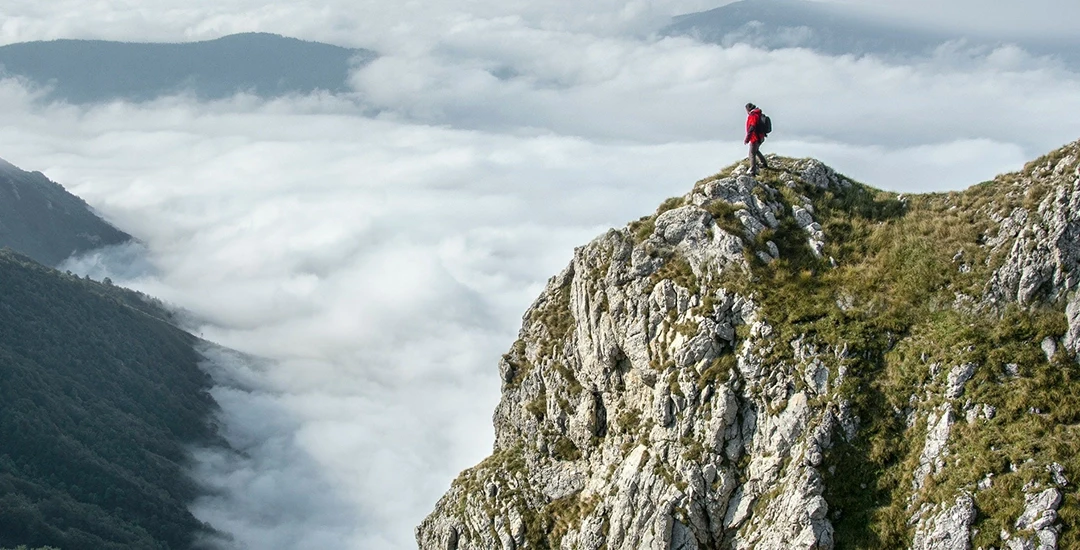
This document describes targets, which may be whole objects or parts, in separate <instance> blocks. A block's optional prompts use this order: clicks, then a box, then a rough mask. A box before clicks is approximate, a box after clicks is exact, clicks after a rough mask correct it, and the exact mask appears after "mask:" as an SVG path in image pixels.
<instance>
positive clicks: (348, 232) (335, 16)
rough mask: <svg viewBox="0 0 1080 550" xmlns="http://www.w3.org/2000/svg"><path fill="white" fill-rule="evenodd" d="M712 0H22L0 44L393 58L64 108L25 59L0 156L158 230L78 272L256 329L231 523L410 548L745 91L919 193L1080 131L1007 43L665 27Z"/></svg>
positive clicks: (232, 338)
mask: <svg viewBox="0 0 1080 550" xmlns="http://www.w3.org/2000/svg"><path fill="white" fill-rule="evenodd" d="M715 6H716V4H715V3H708V2H701V1H696V0H695V1H691V0H687V1H677V2H650V1H634V2H611V1H606V0H605V1H602V2H593V3H588V4H587V5H581V4H580V3H575V2H569V1H561V0H560V1H551V2H543V3H537V2H441V3H424V4H419V3H400V4H393V5H391V4H385V3H376V2H344V1H338V2H311V1H308V2H293V3H288V4H266V3H264V2H257V1H255V0H233V1H226V2H215V3H205V5H204V4H202V3H199V2H196V3H191V2H184V3H181V2H174V1H171V0H169V1H156V2H138V3H135V2H132V3H129V4H128V5H127V6H126V7H120V8H118V7H116V6H115V5H113V4H108V5H107V4H101V3H99V4H90V5H87V4H85V3H83V2H78V1H74V0H70V1H61V2H55V3H40V2H29V1H24V0H14V1H13V2H6V3H5V6H4V7H2V8H0V15H2V16H3V23H2V24H0V43H2V44H9V43H13V42H18V41H28V40H47V39H52V38H100V39H109V40H125V41H162V42H180V41H192V40H204V39H210V38H216V37H219V36H222V35H226V34H231V33H236V32H248V31H261V32H273V33H279V34H283V35H288V36H295V37H298V38H303V39H306V40H318V41H323V42H328V43H334V44H339V45H344V46H349V47H363V48H368V49H371V50H374V51H376V52H378V53H379V54H380V57H379V58H378V59H376V60H375V61H373V62H372V63H370V64H368V65H366V66H364V67H362V68H360V69H358V70H357V71H355V72H354V73H353V74H351V75H350V80H349V81H350V83H351V84H352V86H353V92H352V93H349V94H342V95H336V96H335V95H329V94H314V95H310V96H291V97H284V98H278V99H261V98H258V97H254V96H250V95H245V94H238V95H237V96H235V97H232V98H229V99H226V100H221V101H213V102H208V101H197V100H195V99H193V98H192V97H188V96H185V95H177V96H171V97H163V98H159V99H156V100H153V101H149V102H142V103H128V102H121V101H116V102H109V103H103V104H92V105H70V104H61V103H48V102H45V101H44V100H43V99H42V98H43V91H42V90H41V89H39V88H37V87H35V86H33V85H30V84H28V83H27V82H25V81H22V80H19V79H16V78H7V79H4V80H0V157H3V158H5V159H6V160H8V161H10V162H12V163H14V164H15V165H17V166H19V167H21V168H23V169H26V170H39V171H42V172H44V173H45V174H46V175H47V176H48V177H49V178H50V179H53V180H55V181H57V182H59V183H61V184H63V185H64V186H65V187H66V188H67V189H68V190H69V191H71V192H73V193H75V194H77V195H79V196H80V197H82V198H83V199H84V200H86V201H87V202H88V203H89V204H90V205H91V206H92V207H94V208H95V209H96V210H97V211H98V213H99V214H100V215H102V216H103V217H104V218H105V219H107V220H109V221H110V222H112V223H113V224H115V225H116V226H117V227H119V228H120V229H122V230H124V231H126V232H128V233H130V234H132V235H134V236H135V237H136V238H137V239H138V240H139V241H140V244H139V245H135V246H129V247H126V248H123V249H113V250H106V251H101V252H99V253H96V254H92V255H90V256H87V257H83V258H75V259H72V260H71V261H69V262H68V263H67V264H66V265H65V266H64V268H65V269H71V270H72V271H76V272H79V273H89V274H90V275H91V276H92V277H94V278H102V277H106V276H108V277H110V278H111V279H112V280H113V281H115V282H116V283H117V284H121V285H124V286H129V287H131V288H135V289H137V290H140V291H143V292H146V293H148V294H151V295H153V296H156V297H159V298H161V299H162V300H164V301H166V302H167V303H169V304H171V305H173V306H175V307H176V308H178V309H180V310H182V311H183V312H184V313H183V317H184V319H185V320H186V321H185V322H186V323H187V326H186V327H185V328H188V329H189V330H191V331H193V332H194V333H195V334H197V335H199V336H201V337H202V338H204V339H206V340H207V341H209V342H212V343H214V344H216V345H219V346H223V347H224V348H229V349H231V350H236V351H235V352H234V351H229V350H225V349H221V348H218V347H216V346H210V345H208V346H207V348H206V349H205V350H204V351H205V354H206V355H207V357H208V363H207V369H208V370H209V371H210V372H211V373H212V374H214V376H215V380H216V381H217V382H218V387H217V389H216V390H215V393H214V395H215V398H217V400H218V401H219V403H220V404H221V406H222V418H221V420H222V423H223V430H224V432H225V435H226V437H227V438H228V439H229V441H230V442H231V443H232V444H233V445H234V447H236V448H237V450H239V451H241V452H240V453H239V454H236V455H234V454H225V453H221V452H218V451H212V450H206V449H200V450H196V454H195V456H196V457H197V459H198V460H197V461H196V464H195V465H193V474H194V475H196V477H197V478H198V479H199V480H200V481H201V482H202V483H203V484H204V486H205V487H206V488H207V489H208V492H207V494H208V496H207V497H205V498H203V499H201V500H200V501H198V502H196V503H195V505H194V509H195V511H196V513H197V516H198V517H199V518H200V519H202V520H204V521H207V522H209V523H210V524H211V525H213V526H215V527H217V528H218V529H220V530H221V531H223V532H224V533H226V534H227V535H228V536H229V537H231V540H222V541H219V545H220V546H221V547H223V548H281V549H304V548H315V547H321V548H339V549H359V548H411V547H414V545H415V543H414V542H413V538H412V537H413V534H412V529H413V527H414V526H415V525H416V524H417V523H419V521H420V520H421V519H422V518H423V516H424V515H425V514H427V513H428V512H429V511H430V510H431V509H432V507H433V506H434V503H435V501H436V499H437V498H438V497H439V496H440V495H441V494H442V493H443V492H444V491H445V490H446V488H447V487H448V486H449V483H450V481H451V480H452V479H453V478H454V477H455V476H456V475H457V474H458V472H460V471H461V470H462V469H464V468H466V467H469V466H472V465H473V464H475V463H476V462H478V461H479V460H481V459H482V458H483V457H484V456H486V455H487V454H488V453H489V452H490V446H491V442H492V428H491V412H492V411H493V410H494V408H495V404H496V402H497V400H498V397H499V393H498V392H499V380H498V369H497V362H498V359H499V356H500V355H501V354H502V353H504V352H505V351H506V350H507V349H508V348H509V347H510V345H511V344H512V342H513V341H514V339H515V336H516V332H517V329H518V326H519V325H520V316H521V314H522V313H523V312H524V311H525V309H526V307H527V306H528V304H529V303H530V302H531V301H532V300H533V299H534V298H535V297H536V296H537V295H538V294H539V292H540V290H541V288H542V287H543V285H544V283H545V281H546V280H547V278H548V277H550V276H552V275H555V274H556V273H558V272H559V271H560V270H561V269H562V268H563V267H565V265H566V264H567V262H569V260H570V258H571V255H572V253H573V248H574V247H575V246H579V245H582V244H584V243H586V242H588V241H589V240H590V239H592V238H593V237H595V236H597V235H599V234H601V233H603V232H604V231H606V230H607V229H608V228H610V227H621V226H623V225H624V224H625V223H627V222H629V221H631V220H634V219H637V218H638V217H641V216H644V215H648V214H651V213H652V212H653V211H654V210H655V208H656V207H657V205H659V204H660V202H661V201H663V199H665V198H667V197H670V196H674V195H681V194H684V193H685V192H687V191H688V190H689V189H690V188H691V186H692V185H693V182H694V181H697V180H698V179H701V178H703V177H706V176H708V175H710V174H713V173H716V172H717V171H719V170H721V169H722V168H724V167H726V166H728V165H730V164H732V163H734V162H737V161H739V160H740V159H741V158H742V157H743V156H744V154H745V151H744V148H743V145H742V141H741V139H742V137H743V127H742V125H743V121H744V117H745V112H744V111H743V107H742V106H743V104H745V103H746V102H747V101H753V102H755V103H757V104H758V105H760V106H762V107H763V108H764V109H765V111H766V112H767V113H769V114H770V115H771V116H772V118H773V120H774V124H775V127H776V131H775V132H774V134H773V136H771V137H770V139H769V140H768V141H767V142H766V144H765V146H764V147H763V150H764V151H765V152H766V153H777V154H782V155H785V156H793V157H804V156H812V157H815V158H818V159H820V160H822V161H823V162H825V163H826V164H829V165H830V166H832V167H833V168H835V169H836V170H838V171H840V172H842V173H844V174H847V175H849V176H851V177H854V178H856V179H858V180H860V181H863V182H865V183H868V184H870V185H873V186H876V187H881V188H886V189H890V190H894V191H902V192H926V191H945V190H952V189H961V188H964V187H967V186H969V185H972V184H975V183H978V182H980V181H984V180H987V179H990V178H992V177H994V176H995V175H997V174H999V173H1002V172H1006V171H1012V170H1017V169H1019V168H1021V167H1022V165H1023V163H1024V162H1025V161H1027V160H1030V159H1032V158H1034V157H1036V156H1038V155H1041V154H1043V153H1045V152H1047V151H1049V150H1051V149H1053V148H1055V147H1057V146H1060V145H1062V144H1064V143H1066V142H1068V141H1073V140H1075V139H1077V138H1080V74H1077V73H1075V72H1073V71H1071V70H1069V69H1068V68H1067V67H1066V66H1064V65H1063V64H1061V63H1060V62H1059V61H1058V60H1056V59H1054V58H1052V57H1039V56H1034V55H1032V54H1030V53H1027V52H1025V51H1023V50H1022V49H1020V48H1017V47H1013V46H1007V45H1005V46H1002V47H999V48H996V49H993V50H985V49H980V50H968V49H965V48H964V47H963V45H962V44H954V45H951V46H945V47H942V48H940V49H939V50H938V51H937V52H936V53H935V54H934V55H932V56H929V57H926V58H925V59H919V60H914V61H911V62H910V63H906V64H903V65H898V64H895V63H892V62H888V61H885V60H881V59H877V58H874V57H868V56H857V55H846V56H839V57H828V56H823V55H819V54H816V53H813V52H811V51H808V50H797V49H791V50H776V51H764V50H757V49H753V48H750V47H748V46H742V45H736V46H733V47H730V48H721V47H719V46H714V45H706V44H701V43H698V42H695V41H693V40H691V39H689V38H663V39H661V38H657V37H656V36H655V34H654V33H655V31H656V30H657V29H659V28H661V27H662V26H663V25H665V24H666V23H667V22H668V21H669V20H670V17H672V16H674V15H677V14H681V13H686V12H691V11H698V10H705V9H710V8H713V7H715ZM961 6H963V4H962V3H958V4H957V5H956V9H957V10H959V9H960V7H961ZM1057 7H1059V8H1060V9H1062V10H1073V9H1074V8H1071V7H1069V6H1068V5H1066V4H1065V3H1061V4H1060V5H1053V4H1048V5H1047V6H1044V8H1046V9H1054V8H1057ZM1063 13H1068V12H1067V11H1063ZM912 17H915V15H912ZM1002 17H1004V16H1002ZM990 19H993V20H994V21H997V19H998V18H996V17H995V18H989V19H988V21H989V20H990ZM957 20H958V19H957ZM988 25H989V23H988ZM994 28H997V27H994ZM987 29H988V30H991V31H992V30H993V28H990V27H987ZM237 352H239V353H237Z"/></svg>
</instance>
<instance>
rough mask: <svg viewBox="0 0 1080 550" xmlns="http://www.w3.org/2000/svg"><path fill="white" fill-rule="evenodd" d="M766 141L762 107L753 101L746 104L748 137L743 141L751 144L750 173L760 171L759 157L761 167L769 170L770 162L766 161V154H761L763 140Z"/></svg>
mask: <svg viewBox="0 0 1080 550" xmlns="http://www.w3.org/2000/svg"><path fill="white" fill-rule="evenodd" d="M763 141H765V128H764V127H763V125H762V122H761V109H758V108H757V105H754V104H753V103H747V104H746V139H744V140H743V143H745V144H749V145H750V175H751V176H756V175H757V173H758V159H761V167H762V168H764V169H766V170H768V169H769V163H768V162H766V161H765V155H762V154H761V142H763Z"/></svg>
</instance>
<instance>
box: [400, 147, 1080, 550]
mask: <svg viewBox="0 0 1080 550" xmlns="http://www.w3.org/2000/svg"><path fill="white" fill-rule="evenodd" d="M1078 159H1080V142H1078V143H1074V144H1071V145H1069V146H1067V147H1064V148H1062V149H1060V150H1058V151H1055V152H1053V153H1051V154H1050V155H1048V156H1046V157H1043V158H1041V159H1039V160H1037V161H1035V162H1033V163H1031V164H1029V165H1028V167H1026V169H1025V170H1024V171H1022V172H1021V173H1016V174H1009V175H1005V176H1001V177H999V178H997V179H996V180H994V181H992V182H987V183H984V184H980V185H978V186H975V187H972V188H970V189H968V190H966V191H964V192H961V193H949V194H935V195H924V196H910V197H904V196H898V195H895V194H891V193H886V192H881V191H877V190H874V189H871V188H868V187H866V186H863V185H861V184H858V183H856V182H853V181H851V180H849V179H847V178H845V177H843V176H840V175H838V174H836V173H834V172H833V171H832V170H831V169H829V168H828V167H826V166H824V165H822V164H821V163H819V162H816V161H812V160H790V159H781V158H775V159H771V160H770V164H771V165H773V166H774V167H778V168H779V169H778V170H772V171H768V172H766V173H764V174H763V175H762V176H761V177H759V178H757V179H752V178H750V177H747V176H741V175H739V176H737V175H734V174H735V173H738V172H741V171H742V168H743V167H741V166H739V167H736V168H735V169H732V170H729V171H727V172H730V173H731V175H729V174H728V173H721V174H718V175H717V176H714V177H712V178H708V179H705V180H702V181H700V182H698V183H697V184H696V185H695V186H694V188H693V190H692V191H691V192H690V193H688V194H687V195H685V196H683V197H677V198H674V199H669V200H668V201H667V202H665V203H664V205H662V206H661V208H660V210H659V211H658V212H657V214H656V215H654V216H651V217H647V218H642V219H641V220H638V221H636V222H634V223H631V224H630V225H629V226H627V227H626V228H623V229H620V230H611V231H609V232H608V233H607V234H605V235H603V236H601V237H599V238H597V239H596V240H594V241H593V242H591V243H589V244H588V245H586V246H584V247H581V248H579V249H577V250H576V251H575V255H574V259H573V261H572V262H571V264H570V265H569V266H568V267H567V268H566V269H565V270H564V271H563V272H562V273H560V274H559V275H557V276H556V277H554V278H552V279H551V281H550V282H549V284H548V286H547V288H546V290H545V291H544V292H543V294H542V295H541V296H540V297H539V298H538V299H537V300H536V302H535V303H534V304H533V305H532V307H531V308H530V309H529V311H528V312H527V313H526V314H525V316H524V323H523V326H522V329H521V332H520V337H519V340H518V341H517V342H515V344H514V345H513V347H512V349H511V350H510V352H509V353H507V354H506V355H505V356H503V359H502V361H501V362H500V364H499V372H500V375H501V376H502V380H503V388H502V392H503V395H502V400H501V402H500V404H499V406H498V409H497V410H496V412H495V415H494V422H495V432H496V441H495V449H494V452H493V454H492V455H491V456H490V457H489V458H488V459H486V460H484V461H483V462H482V463H480V464H479V465H477V466H476V467H474V468H472V469H469V470H467V471H465V472H463V473H462V474H461V476H460V477H459V478H458V479H457V480H456V481H455V482H454V483H453V485H452V487H451V488H450V491H449V492H448V493H447V494H446V495H445V496H444V497H443V498H442V499H441V500H440V501H439V503H438V504H437V506H436V508H435V511H434V512H433V513H432V514H431V515H430V516H429V517H428V518H427V519H426V520H425V521H424V522H423V523H422V524H421V525H420V526H419V527H418V528H417V541H418V543H419V545H420V547H421V548H423V549H439V550H443V549H447V550H456V549H462V550H464V549H490V548H503V549H524V548H565V549H571V548H575V549H576V548H581V549H590V550H599V549H601V548H606V549H611V550H614V549H626V550H630V549H641V548H648V549H663V550H667V549H669V548H676V549H706V548H740V549H742V548H747V549H748V548H757V549H771V548H775V549H787V548H805V549H829V548H919V549H953V548H956V549H966V548H990V547H995V548H1010V549H1027V548H1032V549H1033V548H1040V549H1045V548H1058V547H1061V548H1069V547H1075V546H1077V545H1080V537H1078V536H1077V534H1076V533H1075V532H1074V529H1073V528H1072V527H1073V526H1074V525H1075V520H1076V519H1077V516H1078V508H1077V502H1076V494H1075V491H1074V489H1073V486H1072V485H1071V481H1070V480H1071V479H1073V478H1075V475H1076V472H1077V469H1078V468H1080V459H1078V452H1077V451H1080V434H1078V433H1077V426H1078V422H1080V391H1078V390H1080V365H1078V363H1077V361H1076V353H1077V348H1078V347H1080V297H1078V296H1080V294H1078V293H1077V292H1076V288H1077V284H1078V283H1080V279H1078V276H1080V271H1078V269H1077V264H1078V262H1080V239H1078V236H1080V161H1078Z"/></svg>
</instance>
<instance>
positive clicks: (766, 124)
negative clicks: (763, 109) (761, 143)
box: [758, 113, 772, 136]
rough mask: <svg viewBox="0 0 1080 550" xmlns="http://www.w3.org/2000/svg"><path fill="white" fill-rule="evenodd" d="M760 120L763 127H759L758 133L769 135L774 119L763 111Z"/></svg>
mask: <svg viewBox="0 0 1080 550" xmlns="http://www.w3.org/2000/svg"><path fill="white" fill-rule="evenodd" d="M760 121H761V122H760V123H759V124H760V126H761V128H758V133H759V134H761V135H763V136H767V135H769V133H770V132H772V120H771V119H770V118H769V115H767V114H765V113H761V118H760Z"/></svg>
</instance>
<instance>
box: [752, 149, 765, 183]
mask: <svg viewBox="0 0 1080 550" xmlns="http://www.w3.org/2000/svg"><path fill="white" fill-rule="evenodd" d="M760 148H761V144H760V143H755V142H750V175H752V176H756V175H757V173H758V158H759V157H760V158H761V160H762V163H764V161H765V157H763V156H761V150H760Z"/></svg>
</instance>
